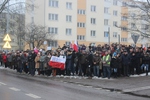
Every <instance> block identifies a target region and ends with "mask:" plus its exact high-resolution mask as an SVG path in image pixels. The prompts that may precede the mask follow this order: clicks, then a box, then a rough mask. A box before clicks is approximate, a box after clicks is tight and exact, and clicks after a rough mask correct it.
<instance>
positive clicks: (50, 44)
mask: <svg viewBox="0 0 150 100" xmlns="http://www.w3.org/2000/svg"><path fill="white" fill-rule="evenodd" d="M48 46H50V47H57V46H58V42H57V41H55V40H51V41H48Z"/></svg>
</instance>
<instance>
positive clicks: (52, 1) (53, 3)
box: [49, 0, 58, 7]
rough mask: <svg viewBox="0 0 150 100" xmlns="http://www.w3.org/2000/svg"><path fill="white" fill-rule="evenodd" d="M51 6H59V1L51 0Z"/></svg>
mask: <svg viewBox="0 0 150 100" xmlns="http://www.w3.org/2000/svg"><path fill="white" fill-rule="evenodd" d="M49 6H50V7H58V1H57V0H49Z"/></svg>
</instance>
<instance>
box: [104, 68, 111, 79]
mask: <svg viewBox="0 0 150 100" xmlns="http://www.w3.org/2000/svg"><path fill="white" fill-rule="evenodd" d="M110 76H111V68H110V67H108V66H103V77H104V78H105V77H108V78H110Z"/></svg>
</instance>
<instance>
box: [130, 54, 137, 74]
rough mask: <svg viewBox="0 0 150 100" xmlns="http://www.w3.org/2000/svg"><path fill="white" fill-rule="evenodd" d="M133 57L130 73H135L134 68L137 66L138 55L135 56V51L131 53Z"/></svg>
mask: <svg viewBox="0 0 150 100" xmlns="http://www.w3.org/2000/svg"><path fill="white" fill-rule="evenodd" d="M130 58H131V64H130V74H132V75H134V68H135V67H136V66H135V65H136V56H135V52H133V53H132V54H131V55H130Z"/></svg>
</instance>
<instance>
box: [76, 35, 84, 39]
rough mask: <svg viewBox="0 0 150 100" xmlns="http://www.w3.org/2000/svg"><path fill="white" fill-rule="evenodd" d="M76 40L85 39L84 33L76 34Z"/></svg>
mask: <svg viewBox="0 0 150 100" xmlns="http://www.w3.org/2000/svg"><path fill="white" fill-rule="evenodd" d="M77 40H85V36H84V35H77Z"/></svg>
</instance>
